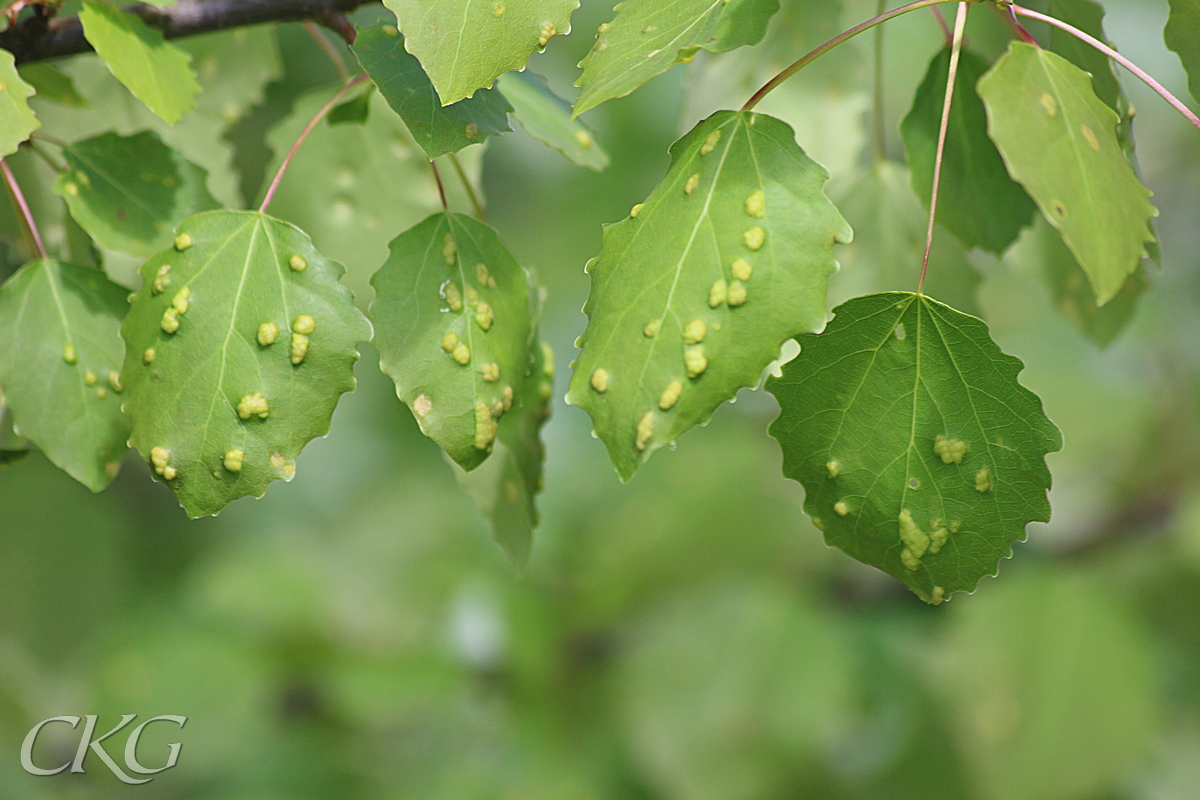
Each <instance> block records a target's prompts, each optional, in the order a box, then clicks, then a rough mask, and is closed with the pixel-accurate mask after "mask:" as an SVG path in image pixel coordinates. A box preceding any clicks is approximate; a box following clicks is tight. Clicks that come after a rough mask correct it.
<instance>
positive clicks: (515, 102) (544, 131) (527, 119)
mask: <svg viewBox="0 0 1200 800" xmlns="http://www.w3.org/2000/svg"><path fill="white" fill-rule="evenodd" d="M496 86H497V88H499V89H500V91H501V92H503V93H504V96H505V97H506V98H508V102H509V103H511V104H512V107H513V116H514V117H516V118H517V121H518V122H520V123H521V127H522V128H523V129H524V130H525V132H526V133H528V134H529V135H530V136H531V137H533V138H534V139H537V140H538V141H539V142H541V143H542V144H544V145H546V146H548V147H551V148H553V149H555V150H557V151H558V152H560V153H562V154H563V155H564V156H566V157H567V158H568V159H570V160H571V161H572V162H573V163H575V164H578V165H579V166H581V167H587V168H588V169H594V170H596V171H597V172H599V171H601V170H603V169H604V168H605V167H607V166H608V153H606V152H604V148H602V147H601V146H600V145H599V143H597V142H596V134H595V133H594V132H593V131H592V130H591V128H589V127H587V126H586V125H584V124H583V123H582V122H580V121H579V120H577V119H572V118H571V106H570V105H569V104H568V103H567V102H566V101H565V100H563V99H562V98H560V97H559V96H558V95H556V94H555V93H554V92H553V91H551V89H550V87H549V86H547V85H546V79H545V78H543V77H542V76H540V75H534V74H533V73H531V72H528V71H526V72H509V73H506V74H504V75H502V76H500V80H499V81H497V83H496Z"/></svg>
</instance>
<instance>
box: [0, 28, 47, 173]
mask: <svg viewBox="0 0 1200 800" xmlns="http://www.w3.org/2000/svg"><path fill="white" fill-rule="evenodd" d="M14 64H15V61H14V59H13V56H12V53H10V52H8V51H7V50H0V158H3V157H4V156H7V155H10V154H12V153H15V152H16V151H17V146H18V145H19V144H21V142H23V141H25V140H26V139H28V138H29V134H30V133H32V132H33V131H34V130H35V129H36V128H37V127H38V126H39V125H40V124H41V123H39V122H38V120H37V117H35V116H34V115H33V109H31V108H30V107H29V97H30V96H31V95H32V94H33V93H34V92H33V87H32V86H30V85H29V84H28V83H26V82H25V81H23V80H21V76H20V74H18V73H17V68H16V66H14Z"/></svg>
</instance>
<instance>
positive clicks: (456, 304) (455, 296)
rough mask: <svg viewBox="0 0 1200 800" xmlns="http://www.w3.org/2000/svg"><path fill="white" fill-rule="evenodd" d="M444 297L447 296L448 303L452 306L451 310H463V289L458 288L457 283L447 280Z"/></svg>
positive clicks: (443, 290)
mask: <svg viewBox="0 0 1200 800" xmlns="http://www.w3.org/2000/svg"><path fill="white" fill-rule="evenodd" d="M442 297H444V298H446V305H448V306H449V307H450V310H451V311H462V309H463V298H462V290H461V289H459V288H458V284H457V283H455V282H454V281H447V283H446V285H445V286H443V287H442Z"/></svg>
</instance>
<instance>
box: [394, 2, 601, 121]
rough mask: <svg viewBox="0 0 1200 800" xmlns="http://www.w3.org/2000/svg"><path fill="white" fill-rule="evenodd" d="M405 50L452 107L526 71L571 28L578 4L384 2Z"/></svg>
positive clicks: (443, 100) (444, 101)
mask: <svg viewBox="0 0 1200 800" xmlns="http://www.w3.org/2000/svg"><path fill="white" fill-rule="evenodd" d="M384 5H385V6H387V7H388V8H390V9H391V10H392V11H393V12H394V13H395V14H396V20H397V24H398V25H399V26H400V30H401V31H403V32H404V36H405V39H406V42H407V44H406V47H407V48H408V51H409V52H410V53H412V54H413V55H414V56H416V57H417V59H418V60H419V61H420V62H421V66H422V67H423V68H424V71H425V72H426V73H428V75H429V78H430V80H431V81H432V83H433V85H434V86H435V87H437V94H438V97H439V98H440V102H439V103H438V105H450V104H452V103H457V102H458V101H460V100H462V99H464V98H467V97H471V96H473V95H475V93H476V91H477V90H478V89H486V88H490V87H491V85H492V83H493V82H494V81H495V80H496V78H498V77H500V75H501V74H503V73H505V72H508V71H509V70H512V69H523V68H524V67H525V62H526V61H527V60H528V59H529V56H530V55H532V54H533V52H534V51H535V50H538V49H541V48H543V47H545V46H546V43H547V42H548V41H550V39H551V38H552V37H554V36H557V35H559V34H565V33H567V32H568V31H569V30H570V29H571V12H572V11H574V10H575V9H576V8H578V7H579V0H505V2H502V3H496V2H490V0H489V1H488V2H479V1H478V0H385V2H384Z"/></svg>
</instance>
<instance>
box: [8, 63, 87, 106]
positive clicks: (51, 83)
mask: <svg viewBox="0 0 1200 800" xmlns="http://www.w3.org/2000/svg"><path fill="white" fill-rule="evenodd" d="M20 73H21V77H22V78H24V79H25V80H26V81H27V82H28V83H29V85H30V86H32V87H33V88H34V89H35V90H36V92H37V96H38V97H40V98H42V99H43V100H53V101H54V102H56V103H62V104H63V105H65V106H74V107H76V108H87V106H88V101H87V100H84V99H83V96H82V95H80V94H79V92H78V91H77V90H76V89H75V81H73V80H71V76H70V75H68V74H67V73H65V72H63V71H62V70H61V69H59V68H58V67H56V66H54V65H53V64H50V63H48V62H45V61H39V62H36V63H34V64H23V65H21V69H20Z"/></svg>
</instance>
